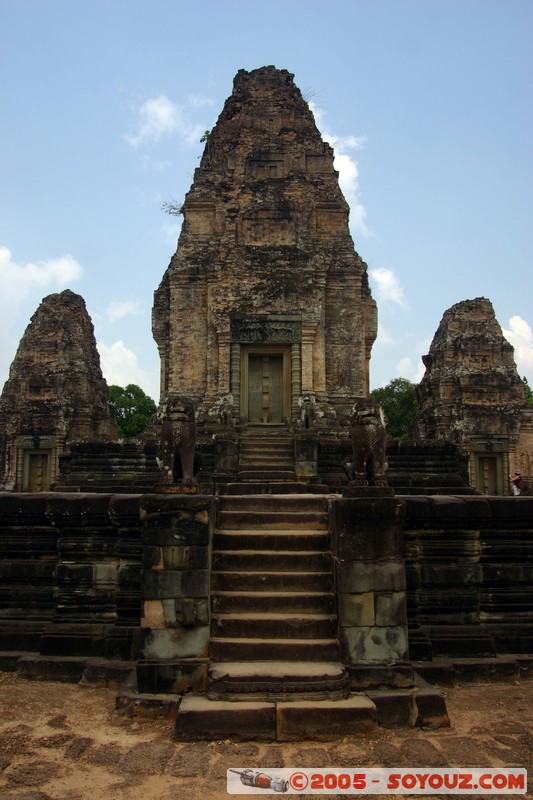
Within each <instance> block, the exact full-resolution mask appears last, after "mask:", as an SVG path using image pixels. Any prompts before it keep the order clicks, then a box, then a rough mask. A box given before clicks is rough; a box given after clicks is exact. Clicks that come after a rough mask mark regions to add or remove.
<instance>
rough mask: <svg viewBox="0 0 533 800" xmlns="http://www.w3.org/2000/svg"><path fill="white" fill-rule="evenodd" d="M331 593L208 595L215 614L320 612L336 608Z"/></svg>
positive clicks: (327, 611)
mask: <svg viewBox="0 0 533 800" xmlns="http://www.w3.org/2000/svg"><path fill="white" fill-rule="evenodd" d="M334 601H335V596H334V594H333V593H332V592H329V593H326V592H282V591H279V592H223V591H220V592H217V593H216V594H215V593H212V594H211V609H212V611H213V613H215V614H230V613H232V612H238V611H241V612H243V613H244V612H246V611H252V612H253V611H262V612H272V611H285V612H287V613H291V612H292V613H295V612H301V613H308V614H312V613H313V612H322V613H323V614H332V613H334V610H335V602H334Z"/></svg>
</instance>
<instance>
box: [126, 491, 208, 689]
mask: <svg viewBox="0 0 533 800" xmlns="http://www.w3.org/2000/svg"><path fill="white" fill-rule="evenodd" d="M140 514H141V518H142V521H143V544H144V550H143V573H142V596H143V611H142V618H141V629H142V636H141V661H140V662H139V665H138V670H137V676H138V683H139V689H140V691H143V692H161V691H163V692H169V691H180V690H183V691H186V690H187V689H190V688H194V689H196V690H198V689H199V688H201V687H205V683H206V678H207V657H208V647H209V622H210V620H209V589H210V562H211V540H212V531H213V528H214V499H213V498H212V497H208V496H187V495H179V494H177V495H172V494H169V495H146V496H145V497H143V498H142V500H141V504H140Z"/></svg>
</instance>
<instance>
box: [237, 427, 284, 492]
mask: <svg viewBox="0 0 533 800" xmlns="http://www.w3.org/2000/svg"><path fill="white" fill-rule="evenodd" d="M237 477H238V480H239V481H240V482H251V481H253V482H270V481H277V482H282V481H295V480H296V472H295V469H294V444H293V439H292V436H291V434H290V433H289V432H288V430H287V429H286V428H285V426H283V425H280V426H279V427H278V426H268V428H265V426H264V425H263V426H261V427H257V428H253V427H250V428H248V429H247V430H246V431H245V432H244V433H242V434H241V439H240V445H239V473H238V476H237Z"/></svg>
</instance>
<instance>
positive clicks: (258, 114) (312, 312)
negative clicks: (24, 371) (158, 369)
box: [153, 67, 377, 417]
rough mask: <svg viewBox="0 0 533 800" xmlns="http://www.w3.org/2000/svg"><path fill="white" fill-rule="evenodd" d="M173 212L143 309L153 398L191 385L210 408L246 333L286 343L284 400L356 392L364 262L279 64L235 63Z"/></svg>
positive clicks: (329, 161) (223, 390)
mask: <svg viewBox="0 0 533 800" xmlns="http://www.w3.org/2000/svg"><path fill="white" fill-rule="evenodd" d="M182 211H183V216H184V221H183V227H182V231H181V234H180V238H179V242H178V249H177V252H176V254H175V255H174V256H173V258H172V260H171V262H170V265H169V268H168V269H167V271H166V273H165V276H164V278H163V280H162V282H161V285H160V287H159V289H158V290H157V291H156V293H155V298H154V307H153V334H154V337H155V340H156V342H157V345H158V348H159V352H160V356H161V364H162V376H161V395H162V397H163V396H164V395H165V394H166V393H167V392H168V391H175V392H179V393H181V394H190V395H192V396H193V397H195V398H196V399H197V400H198V401H199V403H200V408H199V416H200V417H201V416H202V414H203V415H208V413H209V409H210V408H212V407H213V404H215V403H216V400H217V399H219V398H221V397H223V396H225V395H228V393H230V392H233V393H237V394H238V392H239V391H240V385H239V380H240V378H239V374H238V373H239V370H240V356H239V352H240V351H241V349H242V347H244V346H246V345H247V344H248V345H265V346H269V345H283V344H286V345H288V346H291V347H292V350H291V367H292V370H293V372H294V373H296V372H297V373H298V376H297V377H294V375H293V387H292V388H293V394H295V396H294V397H293V406H294V405H295V403H296V401H297V398H298V392H299V393H301V392H304V393H306V392H308V393H314V394H315V395H317V396H319V397H320V399H321V400H329V401H331V402H332V403H333V404H337V405H341V406H342V405H343V404H346V403H347V401H348V399H350V398H352V397H353V396H355V395H362V394H366V393H367V392H368V362H369V358H370V349H371V347H372V343H373V342H374V340H375V337H376V334H377V315H376V307H375V303H374V301H373V299H372V297H371V294H370V289H369V285H368V278H367V270H366V265H365V264H364V262H363V261H362V260H361V258H360V257H359V256H358V254H357V253H356V252H355V250H354V246H353V241H352V239H351V236H350V233H349V230H348V213H349V210H348V206H347V203H346V201H345V199H344V197H343V195H342V193H341V190H340V188H339V184H338V175H337V173H336V172H335V171H334V168H333V151H332V149H331V147H330V146H329V145H328V144H327V143H325V142H324V141H323V140H322V138H321V136H320V133H319V132H318V130H317V128H316V125H315V121H314V118H313V115H312V112H311V110H310V109H309V106H308V105H307V103H306V102H305V101H304V99H303V98H302V95H301V93H300V91H299V89H298V88H297V87H296V86H295V84H294V83H293V76H292V75H291V74H290V73H288V72H287V71H286V70H277V69H275V68H274V67H264V68H262V69H258V70H254V71H253V72H246V71H244V70H241V71H240V72H239V73H238V74H237V76H236V78H235V81H234V88H233V94H232V95H231V97H229V99H228V100H227V101H226V103H225V105H224V108H223V110H222V113H221V114H220V117H219V119H218V122H217V124H216V126H215V127H214V129H213V130H212V131H211V132H210V134H209V135H208V137H207V142H206V147H205V150H204V154H203V156H202V160H201V164H200V167H199V168H198V169H197V170H196V172H195V176H194V182H193V185H192V187H191V189H190V191H189V192H188V194H187V196H186V198H185V202H184V204H183V207H182ZM295 325H296V327H295ZM236 331H237V333H236ZM295 386H298V392H295ZM293 410H294V411H296V409H295V408H294V407H293ZM235 413H236V414H237V415H238V413H239V409H238V408H237V409H236V412H235Z"/></svg>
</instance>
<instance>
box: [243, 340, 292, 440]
mask: <svg viewBox="0 0 533 800" xmlns="http://www.w3.org/2000/svg"><path fill="white" fill-rule="evenodd" d="M290 352H291V351H290V348H289V347H283V346H279V347H272V346H269V345H265V346H262V347H253V346H250V347H243V348H242V349H241V418H242V419H243V421H245V422H249V423H251V424H263V425H267V424H277V425H279V424H281V423H282V422H284V421H285V420H286V419H287V418H288V417H290V412H291V392H290Z"/></svg>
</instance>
